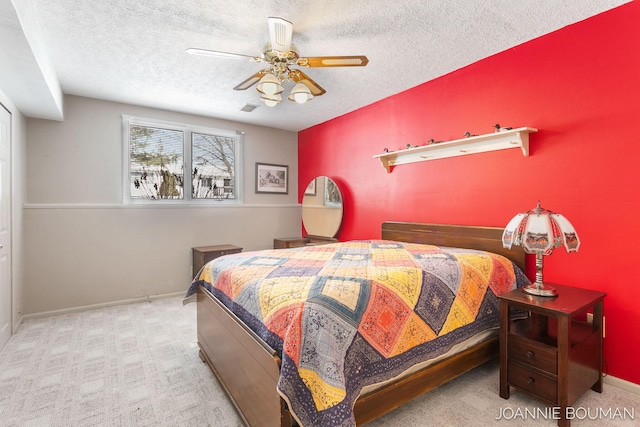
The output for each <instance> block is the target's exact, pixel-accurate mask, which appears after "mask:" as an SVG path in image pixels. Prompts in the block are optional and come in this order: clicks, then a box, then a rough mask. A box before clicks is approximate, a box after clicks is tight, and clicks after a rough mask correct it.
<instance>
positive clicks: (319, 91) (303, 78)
mask: <svg viewBox="0 0 640 427" xmlns="http://www.w3.org/2000/svg"><path fill="white" fill-rule="evenodd" d="M289 78H290V79H292V80H293V81H294V82H296V83H298V82H300V83H302V84H304V85H305V86H306V87H308V88H309V90H310V91H311V94H312V95H313V96H320V95H324V94H325V92H326V90H324V89H323V88H322V86H320V85H319V84H318V83H316V82H314V81H313V80H311V78H310V77H309V76H307V75H306V74H305V73H303V72H302V71H300V70H292V71H291V72H289Z"/></svg>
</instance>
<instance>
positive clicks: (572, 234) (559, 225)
mask: <svg viewBox="0 0 640 427" xmlns="http://www.w3.org/2000/svg"><path fill="white" fill-rule="evenodd" d="M502 245H503V246H504V247H505V248H511V246H512V245H518V246H522V247H523V248H524V251H525V252H526V253H529V254H535V255H536V281H535V283H533V284H531V285H528V286H525V287H524V288H523V290H524V291H525V292H527V293H529V294H532V295H538V296H549V297H553V296H556V295H557V293H556V291H555V289H553V288H552V287H550V286H545V285H544V284H543V281H542V258H543V256H545V255H551V253H552V252H553V250H554V249H556V248H559V247H560V246H564V248H565V249H566V250H567V252H577V251H578V248H579V247H580V239H579V238H578V233H576V230H575V229H574V228H573V225H571V223H570V222H569V220H567V218H565V217H564V216H562V215H560V214H557V213H553V212H551V211H548V210H546V209H544V208H541V207H540V202H539V201H538V205H537V206H536V207H535V208H534V209H532V210H530V211H528V212H524V213H519V214H517V215H516V216H514V217H513V219H511V221H509V223H508V224H507V226H506V227H505V229H504V233H502Z"/></svg>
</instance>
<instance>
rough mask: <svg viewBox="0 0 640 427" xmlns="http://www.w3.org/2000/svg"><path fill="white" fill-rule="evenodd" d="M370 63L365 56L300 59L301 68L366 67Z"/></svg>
mask: <svg viewBox="0 0 640 427" xmlns="http://www.w3.org/2000/svg"><path fill="white" fill-rule="evenodd" d="M368 63H369V59H367V57H366V56H364V55H357V56H316V57H314V58H300V59H298V65H300V66H301V67H364V66H365V65H367V64H368Z"/></svg>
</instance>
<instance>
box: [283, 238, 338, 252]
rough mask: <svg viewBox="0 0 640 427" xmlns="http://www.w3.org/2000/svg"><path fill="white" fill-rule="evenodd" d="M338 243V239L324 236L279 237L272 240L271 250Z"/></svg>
mask: <svg viewBox="0 0 640 427" xmlns="http://www.w3.org/2000/svg"><path fill="white" fill-rule="evenodd" d="M329 243H338V239H335V238H333V237H324V236H307V237H280V238H277V239H273V249H287V248H299V247H301V246H318V245H327V244H329Z"/></svg>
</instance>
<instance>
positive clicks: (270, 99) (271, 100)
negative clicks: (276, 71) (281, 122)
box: [260, 94, 282, 107]
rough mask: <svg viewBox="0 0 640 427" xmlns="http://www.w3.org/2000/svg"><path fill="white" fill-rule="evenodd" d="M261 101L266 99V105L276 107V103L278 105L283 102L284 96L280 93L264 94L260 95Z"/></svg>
mask: <svg viewBox="0 0 640 427" xmlns="http://www.w3.org/2000/svg"><path fill="white" fill-rule="evenodd" d="M260 100H261V101H264V103H265V105H266V106H267V107H275V106H276V105H278V104H279V103H281V102H282V96H280V95H279V94H276V95H262V96H261V97H260Z"/></svg>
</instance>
